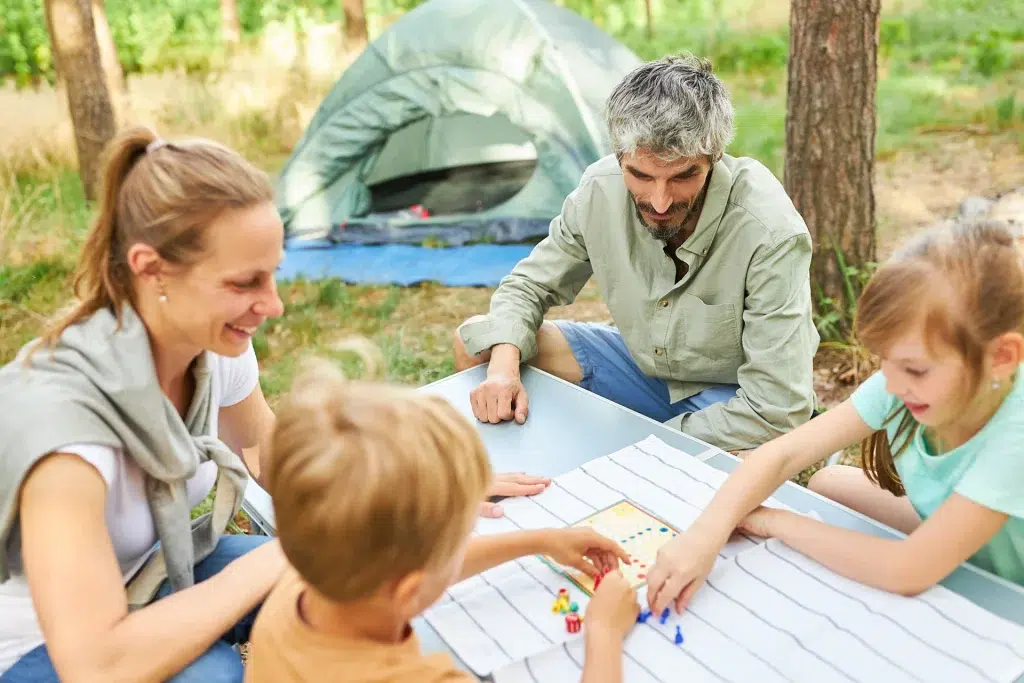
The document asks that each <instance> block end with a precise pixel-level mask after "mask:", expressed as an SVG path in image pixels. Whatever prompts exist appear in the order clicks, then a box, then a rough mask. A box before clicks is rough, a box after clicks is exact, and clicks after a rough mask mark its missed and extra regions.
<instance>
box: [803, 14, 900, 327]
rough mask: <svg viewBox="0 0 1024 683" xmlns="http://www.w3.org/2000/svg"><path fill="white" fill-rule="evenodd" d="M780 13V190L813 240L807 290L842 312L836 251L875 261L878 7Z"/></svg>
mask: <svg viewBox="0 0 1024 683" xmlns="http://www.w3.org/2000/svg"><path fill="white" fill-rule="evenodd" d="M790 8H791V9H790V45H789V66H788V72H789V73H788V80H789V84H788V99H787V103H786V161H785V170H784V174H785V175H784V182H785V187H786V191H787V192H788V193H789V196H790V197H791V198H792V200H793V203H794V205H795V206H796V208H797V210H798V211H799V212H800V213H801V215H802V216H803V218H804V220H805V221H806V223H807V227H808V229H809V230H810V233H811V237H812V239H813V242H814V257H813V260H812V265H811V283H812V285H814V286H815V288H816V289H817V288H818V287H820V296H824V297H827V298H829V299H831V300H832V301H833V302H835V306H836V307H837V308H838V309H839V310H841V311H851V310H852V306H853V305H854V303H855V302H854V301H851V300H850V298H851V297H850V292H849V291H848V289H847V286H846V284H847V283H846V278H845V276H844V275H845V274H844V272H843V268H842V263H841V260H840V258H839V257H838V256H837V250H838V252H839V254H840V255H841V259H842V261H845V264H846V265H847V266H854V267H862V266H863V265H864V264H866V263H869V262H871V261H873V260H874V259H875V197H874V173H875V163H874V162H875V91H876V85H877V78H878V61H877V57H878V27H879V9H880V0H844V1H843V2H835V0H792V4H791V6H790ZM858 291H859V288H854V289H853V290H852V292H853V294H854V297H855V296H856V294H857V293H858ZM816 293H819V292H817V291H816ZM815 303H816V305H817V306H819V307H820V306H821V303H822V302H821V300H820V299H819V297H818V296H816V297H815ZM831 308H832V307H831V306H830V307H829V309H831ZM819 312H822V311H819ZM845 318H846V319H844V321H843V322H844V325H843V329H844V332H847V333H848V332H849V331H850V328H849V323H850V322H851V321H850V320H849V319H848V316H846V317H845Z"/></svg>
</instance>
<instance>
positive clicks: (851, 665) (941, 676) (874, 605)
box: [494, 540, 1024, 683]
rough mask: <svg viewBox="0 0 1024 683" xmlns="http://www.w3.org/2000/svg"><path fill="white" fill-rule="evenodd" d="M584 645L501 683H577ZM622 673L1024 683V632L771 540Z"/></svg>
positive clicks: (673, 677) (630, 650) (637, 644)
mask: <svg viewBox="0 0 1024 683" xmlns="http://www.w3.org/2000/svg"><path fill="white" fill-rule="evenodd" d="M676 625H679V626H680V628H681V631H682V633H683V634H684V638H685V640H684V643H683V644H682V645H675V644H674V643H673V640H672V638H673V636H674V633H675V627H676ZM580 645H581V643H580V641H578V640H576V641H573V642H571V643H566V644H563V645H561V646H553V647H550V648H548V649H547V650H546V651H544V652H542V653H539V654H537V655H534V656H532V657H529V658H527V659H526V660H524V661H517V662H513V663H510V664H508V665H506V666H505V667H503V668H501V669H499V670H498V671H496V672H495V674H494V681H495V683H548V682H550V683H564V682H565V681H575V680H578V679H579V675H580V671H581V668H582V663H583V658H582V649H581V647H580ZM623 666H624V671H625V677H624V680H625V681H626V683H641V682H643V683H647V682H651V681H654V682H657V681H664V682H666V683H667V682H668V681H677V680H685V681H688V682H690V681H736V682H741V681H758V682H759V683H760V682H761V681H794V682H799V681H814V682H816V683H819V682H820V683H832V682H833V681H835V682H841V683H849V682H851V681H852V682H855V683H861V682H863V683H872V682H874V681H886V682H887V683H888V682H890V681H893V682H897V681H915V682H916V681H923V682H925V683H930V682H932V681H935V682H940V681H941V682H943V683H945V682H947V681H956V682H957V683H960V682H961V681H962V682H964V683H970V682H975V681H977V682H981V683H1010V682H1012V681H1014V680H1016V679H1017V678H1018V677H1019V676H1020V675H1021V674H1022V673H1024V628H1022V627H1020V626H1019V625H1017V624H1014V623H1012V622H1009V621H1006V620H1004V619H1001V618H999V617H996V616H995V615H992V614H990V613H988V612H986V611H984V610H982V609H981V608H980V607H978V606H977V605H975V604H974V603H972V602H970V601H969V600H967V599H966V598H963V597H961V596H959V595H957V594H956V593H953V592H952V591H949V590H947V589H945V588H942V587H935V588H932V589H930V590H929V591H927V592H925V593H923V594H922V595H920V596H917V597H915V598H907V597H902V596H898V595H894V594H891V593H886V592H884V591H880V590H876V589H873V588H868V587H866V586H863V585H861V584H857V583H855V582H853V581H850V580H848V579H845V578H843V577H840V576H838V575H836V574H834V573H832V572H830V571H828V570H827V569H825V568H824V567H822V566H821V565H819V564H817V563H815V562H813V561H812V560H810V559H808V558H806V557H805V556H803V555H801V554H800V553H797V552H795V551H793V550H791V549H789V548H788V547H786V546H785V545H784V544H782V543H780V542H779V541H776V540H771V541H768V542H767V543H766V544H762V545H759V546H756V547H754V548H751V549H749V550H746V551H745V552H743V553H740V554H738V555H736V556H735V557H733V558H731V559H730V560H728V561H726V562H722V563H720V564H719V565H718V566H717V567H716V568H715V569H714V570H713V571H712V573H711V575H710V576H709V577H708V581H707V583H706V584H705V586H704V588H702V590H701V591H699V592H698V593H697V594H696V595H695V596H694V598H693V600H692V601H691V603H690V604H689V606H688V608H687V610H686V611H685V612H684V613H683V614H682V615H681V616H677V615H672V616H671V617H670V619H669V620H668V621H667V623H665V624H664V625H662V624H661V623H660V622H659V621H658V620H657V619H654V618H651V619H649V620H648V621H647V623H645V624H642V625H637V626H636V627H635V628H634V629H633V631H632V633H630V635H629V636H628V637H627V639H626V642H625V653H624V658H623Z"/></svg>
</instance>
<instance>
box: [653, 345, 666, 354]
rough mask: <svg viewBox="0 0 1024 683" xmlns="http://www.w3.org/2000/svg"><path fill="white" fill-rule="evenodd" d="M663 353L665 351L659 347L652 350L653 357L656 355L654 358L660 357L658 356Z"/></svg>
mask: <svg viewBox="0 0 1024 683" xmlns="http://www.w3.org/2000/svg"><path fill="white" fill-rule="evenodd" d="M663 353H665V349H663V348H661V347H660V346H656V347H655V348H654V355H656V356H660V355H662V354H663Z"/></svg>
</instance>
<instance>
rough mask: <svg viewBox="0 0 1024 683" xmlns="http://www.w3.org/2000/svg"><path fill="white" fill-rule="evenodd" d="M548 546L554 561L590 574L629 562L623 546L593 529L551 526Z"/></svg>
mask: <svg viewBox="0 0 1024 683" xmlns="http://www.w3.org/2000/svg"><path fill="white" fill-rule="evenodd" d="M545 545H547V546H548V548H547V552H546V554H547V555H549V556H550V557H551V559H553V560H554V561H555V562H557V563H558V564H561V565H563V566H567V567H574V568H575V569H578V570H580V571H581V572H584V573H585V574H587V576H591V577H596V576H598V575H599V574H601V573H603V572H604V571H606V570H616V569H618V568H619V560H622V561H623V562H627V563H628V562H629V553H627V552H626V551H625V550H623V549H622V546H620V545H619V544H618V543H616V542H615V541H613V540H612V539H610V538H606V537H604V536H602V535H601V534H599V533H597V532H596V531H594V530H593V529H586V528H573V527H569V528H567V529H552V530H551V531H550V537H549V539H548V542H547V543H546V544H545Z"/></svg>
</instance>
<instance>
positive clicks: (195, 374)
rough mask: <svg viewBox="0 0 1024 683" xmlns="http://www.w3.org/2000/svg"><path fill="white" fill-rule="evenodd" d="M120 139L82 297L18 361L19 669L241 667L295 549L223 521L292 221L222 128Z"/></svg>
mask: <svg viewBox="0 0 1024 683" xmlns="http://www.w3.org/2000/svg"><path fill="white" fill-rule="evenodd" d="M108 154H109V156H108V159H107V162H106V167H105V170H104V176H103V179H104V188H103V193H102V197H101V201H100V205H99V214H98V219H97V221H96V223H95V224H94V226H93V227H92V230H91V231H90V233H89V235H88V238H87V240H86V243H85V246H84V249H83V252H82V254H81V257H80V264H79V270H78V273H77V276H76V281H75V289H76V293H77V295H78V302H77V303H76V305H75V306H74V307H73V308H72V309H70V311H69V312H68V313H67V314H65V315H64V316H62V317H61V318H59V319H58V320H57V321H56V323H55V324H54V325H53V326H51V327H50V328H49V329H47V330H46V331H45V332H44V334H43V335H42V337H41V339H40V340H38V343H33V344H30V345H28V346H26V347H25V349H23V350H22V352H21V353H20V354H19V356H18V358H16V359H15V360H14V361H13V362H11V363H10V364H9V365H8V366H6V367H4V368H3V369H2V370H0V433H2V434H3V435H4V438H3V439H2V440H0V581H3V583H0V614H3V619H2V620H0V683H22V682H23V681H33V682H38V681H57V680H76V681H77V680H90V681H91V680H97V681H164V680H172V681H175V682H177V683H182V682H185V681H206V682H213V681H239V682H240V681H242V679H243V669H242V662H241V658H240V656H239V654H238V653H237V651H236V650H235V648H233V647H232V645H234V644H237V643H240V642H244V641H245V640H246V639H247V638H248V632H249V628H250V627H251V624H252V620H253V618H254V616H255V611H256V609H257V608H258V606H259V604H260V603H261V602H262V600H263V598H264V597H265V596H266V595H267V593H268V591H269V590H270V588H271V587H272V585H273V583H274V581H275V580H276V579H277V577H278V575H279V574H280V572H281V570H282V569H283V567H284V565H285V559H284V557H283V555H282V553H281V550H280V547H279V545H278V543H277V541H276V540H272V539H270V538H268V537H263V536H222V535H221V534H222V533H223V530H224V528H225V526H226V525H227V523H228V522H229V521H230V520H231V519H232V518H233V517H234V515H235V513H236V512H237V511H238V508H239V506H240V503H241V500H242V495H243V491H244V487H245V483H246V480H247V477H246V470H245V467H244V465H243V464H242V461H241V459H240V458H239V457H238V456H237V455H236V454H238V453H241V452H242V451H243V449H251V450H252V451H253V455H254V457H255V458H257V459H258V458H259V455H260V448H259V446H260V443H261V442H262V441H263V437H264V435H266V434H269V432H270V429H271V428H272V425H273V413H272V412H271V410H270V408H269V406H268V405H267V402H266V400H265V399H264V397H263V394H262V392H261V390H260V386H259V381H258V366H257V362H256V357H255V355H254V353H253V348H252V335H253V334H254V333H255V332H256V330H257V329H258V328H259V326H260V325H261V324H262V323H263V322H264V321H265V320H266V319H268V318H273V317H276V316H279V315H280V314H281V313H282V310H283V307H282V303H281V300H280V298H279V297H278V294H277V289H276V285H275V282H274V271H275V269H276V268H277V266H278V264H279V263H280V260H281V258H282V244H283V227H282V225H281V221H280V218H279V216H278V214H277V211H276V209H275V207H274V204H273V190H272V187H271V185H270V182H269V180H268V178H267V176H266V175H265V174H264V173H262V172H261V171H259V170H258V169H256V168H255V167H254V166H252V165H251V164H249V163H248V162H247V161H245V160H244V159H243V158H242V157H241V156H240V155H238V154H237V153H235V152H233V151H231V150H229V149H227V148H225V147H223V146H221V145H218V144H216V143H213V142H210V141H205V140H192V141H182V142H166V141H164V140H162V139H160V138H159V137H158V136H157V135H156V134H155V133H154V132H153V131H151V130H149V129H148V128H133V129H131V130H128V131H126V132H125V133H124V134H122V135H120V136H119V137H118V138H117V139H116V140H115V141H114V142H113V143H112V145H111V147H110V148H109V152H108ZM265 451H266V449H263V452H264V454H265ZM260 469H261V470H263V469H264V468H260ZM215 484H216V490H217V492H216V495H215V498H214V505H213V511H212V513H210V514H208V515H206V516H204V517H202V518H201V519H200V520H197V521H196V522H195V523H193V524H192V525H191V528H190V524H189V510H190V509H191V508H193V507H194V506H195V505H197V504H198V503H199V502H200V501H202V500H203V499H204V498H206V496H207V495H208V494H209V492H210V491H211V490H213V488H214V485H215ZM545 485H546V481H545V480H540V479H537V478H531V477H518V476H513V477H505V478H503V479H502V481H500V482H499V483H498V484H497V485H496V488H495V489H494V490H493V493H495V494H498V493H501V494H506V495H507V494H521V493H535V492H537V491H539V490H541V489H542V488H543V487H544V486H545ZM492 514H493V513H492ZM157 541H159V543H160V545H159V547H160V552H159V553H157V554H154V553H153V552H152V548H153V547H154V545H155V543H156V542H157Z"/></svg>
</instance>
